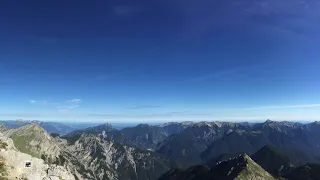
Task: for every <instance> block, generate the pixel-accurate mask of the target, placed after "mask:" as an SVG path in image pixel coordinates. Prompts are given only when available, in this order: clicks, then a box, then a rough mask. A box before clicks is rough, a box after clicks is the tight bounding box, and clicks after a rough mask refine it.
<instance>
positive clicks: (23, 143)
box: [11, 136, 40, 158]
mask: <svg viewBox="0 0 320 180" xmlns="http://www.w3.org/2000/svg"><path fill="white" fill-rule="evenodd" d="M11 139H12V140H13V143H14V146H15V147H16V148H17V149H18V150H19V151H21V152H23V153H26V154H30V155H31V156H34V157H38V158H40V155H39V154H36V153H34V152H33V151H31V150H30V147H29V144H30V141H31V139H30V138H28V137H27V136H12V137H11Z"/></svg>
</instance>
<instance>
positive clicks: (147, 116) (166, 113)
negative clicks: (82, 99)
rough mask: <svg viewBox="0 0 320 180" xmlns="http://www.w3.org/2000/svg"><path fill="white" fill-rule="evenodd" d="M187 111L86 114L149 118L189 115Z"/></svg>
mask: <svg viewBox="0 0 320 180" xmlns="http://www.w3.org/2000/svg"><path fill="white" fill-rule="evenodd" d="M188 113H189V111H172V112H164V113H151V114H137V115H131V114H129V115H128V114H88V116H92V117H114V118H150V117H171V116H175V115H191V114H188Z"/></svg>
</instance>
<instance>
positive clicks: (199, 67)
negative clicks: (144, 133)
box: [0, 0, 320, 122]
mask: <svg viewBox="0 0 320 180" xmlns="http://www.w3.org/2000/svg"><path fill="white" fill-rule="evenodd" d="M319 9H320V4H319V2H318V1H316V0H305V1H301V0H291V1H290V2H289V1H288V0H258V1H252V0H244V1H237V0H161V1H160V0H136V1H129V0H90V1H82V0H77V1H73V0H54V1H53V0H46V1H44V0H38V1H34V0H27V1H26V0H10V1H9V0H8V1H7V0H3V1H1V5H0V119H4V120H7V119H18V118H19V119H20V118H22V119H36V120H44V121H47V120H50V121H51V120H58V121H73V120H77V121H96V122H98V121H99V122H100V121H101V122H105V121H109V122H128V121H130V122H132V121H138V122H140V121H143V122H148V121H150V122H151V121H153V122H155V121H183V120H195V121H202V120H207V121H211V120H224V121H227V120H228V121H250V120H265V119H272V120H320V71H319V68H320V59H319V58H320V35H319V33H318V32H319V31H320V21H319V18H320V11H319Z"/></svg>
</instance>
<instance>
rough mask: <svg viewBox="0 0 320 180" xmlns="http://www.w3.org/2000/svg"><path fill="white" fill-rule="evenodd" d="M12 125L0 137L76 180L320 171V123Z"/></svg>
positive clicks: (312, 175)
mask: <svg viewBox="0 0 320 180" xmlns="http://www.w3.org/2000/svg"><path fill="white" fill-rule="evenodd" d="M10 123H11V124H10ZM10 123H7V126H6V127H3V126H0V132H1V133H2V135H3V136H4V137H6V138H9V139H11V140H12V142H13V144H14V146H15V148H16V149H17V150H19V151H20V152H21V153H26V154H29V155H31V156H32V157H34V158H38V159H43V160H44V163H47V164H55V165H58V166H62V167H64V168H65V169H67V171H68V172H69V173H71V174H72V175H73V176H74V177H75V179H101V180H102V179H121V180H122V179H123V180H127V179H132V180H138V179H139V180H153V179H154V180H155V179H158V178H159V179H160V180H165V179H168V180H180V179H181V180H182V179H190V180H191V179H192V180H193V179H204V180H206V179H289V180H291V179H292V180H295V179H297V180H300V179H301V180H302V179H311V180H313V179H317V178H318V177H319V175H318V172H320V171H318V170H320V169H319V165H318V164H317V163H320V158H319V157H320V151H319V148H320V147H319V145H320V123H319V122H312V123H308V124H301V123H293V122H276V121H270V120H268V121H266V122H263V123H255V124H250V123H230V122H181V123H165V124H160V125H148V124H139V125H137V126H134V127H126V128H123V129H116V128H114V127H113V126H112V125H111V124H108V123H105V124H101V125H98V126H94V127H87V128H84V129H77V130H74V131H72V132H69V133H66V134H65V135H58V136H56V135H54V134H52V135H50V134H49V133H48V132H47V131H46V128H48V127H51V126H53V125H55V126H54V127H56V126H59V127H64V126H63V125H61V126H60V124H59V123H58V125H57V124H51V123H43V122H39V121H36V122H21V123H20V124H19V126H18V127H17V128H10V127H16V126H14V125H16V124H17V122H16V123H12V122H10ZM2 124H6V123H2ZM21 124H23V125H24V126H21ZM48 124H49V125H48ZM10 125H12V126H10ZM56 129H57V128H56ZM59 132H66V131H62V130H60V131H59ZM54 133H57V132H54ZM62 134H63V133H62ZM318 179H319V178H318Z"/></svg>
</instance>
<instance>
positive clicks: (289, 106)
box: [213, 104, 320, 111]
mask: <svg viewBox="0 0 320 180" xmlns="http://www.w3.org/2000/svg"><path fill="white" fill-rule="evenodd" d="M312 107H320V104H300V105H285V106H261V107H251V108H235V109H215V110H213V111H247V110H263V109H289V108H312Z"/></svg>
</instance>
